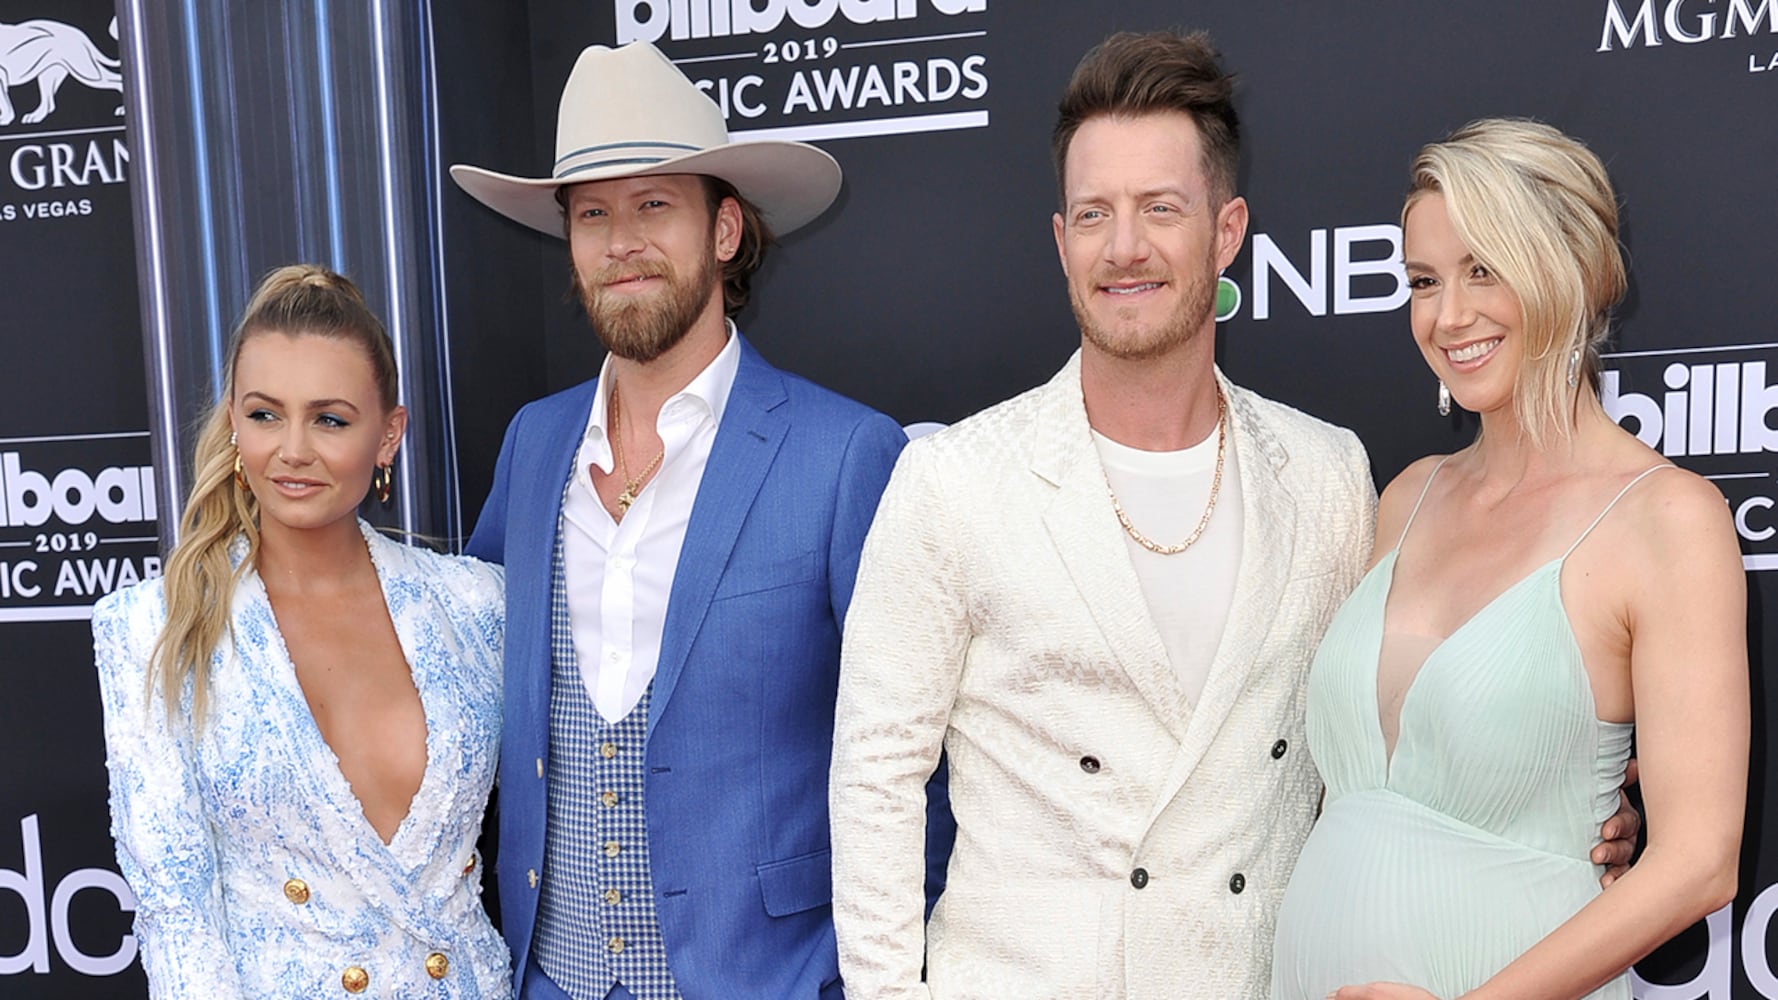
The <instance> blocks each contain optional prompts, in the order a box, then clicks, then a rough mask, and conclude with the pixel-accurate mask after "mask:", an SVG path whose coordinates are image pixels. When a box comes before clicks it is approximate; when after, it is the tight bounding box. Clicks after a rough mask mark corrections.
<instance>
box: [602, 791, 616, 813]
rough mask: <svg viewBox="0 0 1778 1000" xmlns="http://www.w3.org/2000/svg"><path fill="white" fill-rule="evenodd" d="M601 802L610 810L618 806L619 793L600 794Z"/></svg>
mask: <svg viewBox="0 0 1778 1000" xmlns="http://www.w3.org/2000/svg"><path fill="white" fill-rule="evenodd" d="M599 801H600V802H603V803H605V808H607V809H610V808H612V807H613V806H615V805H617V793H616V792H601V793H599Z"/></svg>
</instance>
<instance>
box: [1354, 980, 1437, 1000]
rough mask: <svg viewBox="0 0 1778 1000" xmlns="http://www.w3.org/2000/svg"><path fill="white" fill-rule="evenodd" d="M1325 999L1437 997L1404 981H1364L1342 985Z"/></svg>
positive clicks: (1415, 999)
mask: <svg viewBox="0 0 1778 1000" xmlns="http://www.w3.org/2000/svg"><path fill="white" fill-rule="evenodd" d="M1327 1000H1438V997H1435V996H1433V995H1432V994H1431V993H1428V992H1426V991H1425V990H1423V989H1421V988H1420V987H1418V986H1409V985H1407V984H1406V983H1366V984H1365V985H1363V986H1342V987H1340V988H1339V989H1338V990H1335V991H1334V992H1332V993H1329V994H1328V995H1327Z"/></svg>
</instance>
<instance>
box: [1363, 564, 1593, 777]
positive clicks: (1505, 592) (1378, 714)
mask: <svg viewBox="0 0 1778 1000" xmlns="http://www.w3.org/2000/svg"><path fill="white" fill-rule="evenodd" d="M1402 534H1403V536H1404V537H1405V536H1406V534H1407V533H1406V531H1403V533H1402ZM1572 551H1573V549H1572V548H1570V549H1569V552H1572ZM1400 555H1401V545H1400V544H1399V543H1398V544H1397V545H1396V546H1395V548H1393V549H1390V550H1389V552H1388V553H1387V554H1385V555H1384V556H1383V558H1382V559H1381V560H1379V561H1378V563H1377V565H1376V566H1375V567H1374V568H1373V569H1372V570H1371V572H1373V573H1375V572H1377V571H1378V570H1383V571H1384V572H1383V582H1382V587H1383V607H1382V610H1381V611H1380V612H1379V613H1378V615H1377V655H1376V656H1373V657H1372V658H1371V660H1372V662H1371V698H1370V703H1371V730H1372V733H1373V735H1375V737H1376V740H1377V749H1378V750H1379V751H1380V752H1381V753H1382V755H1383V785H1384V787H1388V785H1389V782H1390V779H1392V778H1393V777H1394V772H1395V754H1396V753H1397V752H1399V751H1400V750H1401V739H1402V730H1403V725H1402V720H1403V719H1405V718H1407V714H1408V702H1409V701H1411V700H1412V699H1413V696H1414V690H1415V689H1416V688H1417V687H1419V686H1420V678H1422V677H1424V676H1425V675H1426V671H1427V670H1428V669H1430V668H1431V667H1432V665H1433V663H1432V661H1433V660H1434V659H1437V658H1438V656H1439V654H1440V653H1443V652H1444V651H1445V649H1446V648H1447V647H1448V646H1450V644H1451V641H1452V640H1453V639H1456V638H1457V637H1458V636H1460V635H1462V634H1463V633H1465V632H1467V631H1469V629H1470V626H1472V625H1474V624H1475V623H1476V622H1477V621H1480V620H1481V619H1482V618H1483V617H1485V616H1487V614H1488V613H1489V612H1491V611H1493V610H1494V608H1495V607H1496V606H1498V605H1499V604H1500V603H1501V602H1502V601H1504V600H1506V598H1507V597H1508V596H1509V595H1512V594H1515V593H1517V592H1518V591H1519V590H1520V589H1522V588H1523V587H1524V586H1525V585H1526V584H1528V583H1530V582H1531V581H1533V580H1536V579H1538V578H1539V577H1540V576H1542V575H1543V574H1545V573H1547V572H1549V571H1550V570H1551V569H1554V570H1556V572H1557V574H1558V576H1560V573H1561V568H1562V564H1563V563H1564V562H1566V561H1567V559H1568V552H1564V553H1562V554H1561V555H1559V556H1557V557H1555V558H1554V559H1551V560H1549V561H1548V562H1545V563H1542V564H1540V565H1538V566H1535V567H1533V568H1532V569H1531V570H1529V571H1528V572H1526V573H1525V574H1524V575H1522V576H1520V577H1519V578H1518V579H1516V580H1514V581H1513V582H1512V583H1509V584H1507V585H1506V587H1505V588H1503V589H1502V590H1501V591H1500V592H1499V593H1497V594H1495V595H1494V596H1493V597H1491V598H1489V599H1488V600H1487V601H1486V602H1484V603H1483V604H1482V606H1481V607H1479V608H1476V609H1475V610H1474V611H1472V612H1470V615H1469V617H1468V618H1465V619H1464V620H1463V622H1462V623H1461V624H1459V625H1458V626H1457V627H1456V628H1454V629H1452V630H1451V631H1450V632H1448V633H1446V634H1445V635H1444V636H1443V637H1441V638H1439V639H1438V641H1437V642H1436V643H1435V644H1434V645H1433V647H1432V648H1431V649H1430V650H1428V651H1427V653H1426V656H1425V658H1424V659H1422V660H1421V661H1420V665H1419V666H1418V667H1416V668H1415V669H1414V676H1412V677H1411V678H1409V679H1408V683H1407V685H1406V686H1405V687H1404V688H1403V689H1402V693H1401V705H1400V707H1399V708H1398V709H1397V710H1396V713H1395V748H1394V750H1391V749H1390V748H1389V745H1388V741H1387V740H1386V739H1385V738H1384V736H1383V699H1382V692H1380V691H1378V690H1377V680H1378V678H1379V677H1380V676H1381V671H1382V651H1383V637H1384V636H1385V635H1387V634H1388V631H1389V629H1388V625H1389V597H1390V595H1391V594H1392V593H1393V592H1394V590H1395V565H1396V562H1397V561H1398V559H1399V557H1400ZM1556 603H1557V606H1558V607H1561V608H1562V615H1561V618H1562V624H1563V627H1564V628H1566V629H1567V630H1568V633H1569V635H1570V636H1572V635H1573V634H1574V627H1573V625H1571V624H1569V621H1568V611H1567V608H1566V607H1565V606H1563V605H1562V600H1561V592H1560V588H1558V590H1557V596H1556ZM1429 638H1430V637H1429Z"/></svg>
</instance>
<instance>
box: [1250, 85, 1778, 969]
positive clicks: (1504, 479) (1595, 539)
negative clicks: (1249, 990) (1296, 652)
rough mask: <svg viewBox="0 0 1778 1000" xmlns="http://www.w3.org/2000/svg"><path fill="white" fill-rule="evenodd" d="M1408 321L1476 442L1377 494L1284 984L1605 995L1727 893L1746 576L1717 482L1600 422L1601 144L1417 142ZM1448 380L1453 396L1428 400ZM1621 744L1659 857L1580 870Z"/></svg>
mask: <svg viewBox="0 0 1778 1000" xmlns="http://www.w3.org/2000/svg"><path fill="white" fill-rule="evenodd" d="M1403 229H1404V237H1405V239H1404V245H1405V250H1406V264H1407V275H1408V283H1409V287H1410V289H1411V291H1412V305H1411V323H1412V327H1413V333H1414V340H1415V342H1416V344H1417V345H1418V346H1419V348H1420V351H1421V353H1422V355H1424V357H1425V359H1426V361H1427V364H1428V365H1430V366H1431V368H1432V370H1433V373H1434V374H1435V375H1436V376H1437V377H1438V379H1439V381H1440V384H1439V392H1440V397H1441V403H1440V409H1441V412H1444V411H1446V410H1447V409H1448V406H1449V401H1450V400H1455V401H1456V403H1457V404H1459V405H1461V406H1462V407H1464V408H1465V409H1467V410H1470V411H1472V412H1474V413H1477V414H1479V415H1480V418H1481V426H1482V433H1481V434H1480V435H1478V437H1477V440H1476V441H1475V443H1474V444H1472V445H1470V446H1469V447H1468V448H1465V449H1463V450H1462V451H1459V452H1457V453H1456V454H1454V455H1450V456H1446V457H1442V458H1441V457H1433V458H1428V459H1423V460H1421V461H1419V462H1416V463H1415V464H1413V465H1411V466H1409V467H1408V469H1407V470H1406V471H1405V472H1403V473H1402V474H1401V476H1400V477H1399V478H1397V479H1396V480H1395V482H1394V483H1393V484H1392V485H1391V486H1390V487H1389V488H1388V490H1387V491H1385V493H1384V495H1383V498H1382V502H1381V507H1380V510H1379V516H1378V525H1377V551H1376V552H1375V553H1374V560H1373V561H1374V565H1373V567H1372V569H1371V571H1370V573H1369V575H1367V576H1366V577H1365V578H1364V579H1363V580H1362V581H1361V582H1360V583H1359V585H1358V588H1357V589H1356V590H1355V591H1354V592H1353V594H1352V596H1351V598H1350V599H1349V600H1348V601H1347V603H1346V605H1345V607H1343V608H1342V609H1341V610H1340V612H1339V614H1338V615H1337V616H1336V617H1335V619H1334V621H1333V623H1332V625H1331V626H1330V627H1329V629H1328V632H1327V635H1326V637H1325V639H1324V640H1323V644H1322V647H1321V650H1320V652H1319V653H1318V654H1317V656H1316V659H1315V663H1314V666H1313V668H1312V670H1311V673H1310V678H1309V707H1308V713H1309V719H1308V724H1309V749H1310V752H1311V753H1312V754H1313V755H1314V759H1315V763H1316V765H1317V766H1318V767H1319V768H1320V770H1321V774H1322V777H1323V779H1324V780H1325V781H1326V783H1327V797H1326V801H1325V804H1324V812H1323V814H1322V816H1321V818H1320V820H1319V821H1318V822H1317V824H1316V826H1315V829H1314V832H1313V833H1312V834H1311V835H1310V838H1309V842H1308V844H1307V846H1306V847H1305V848H1304V850H1303V853H1302V857H1301V860H1300V861H1299V862H1298V865H1297V868H1296V871H1295V874H1294V875H1293V877H1292V879H1291V883H1290V887H1289V890H1288V891H1287V893H1286V896H1285V901H1284V905H1283V909H1282V911H1281V913H1280V915H1279V919H1278V933H1277V943H1276V951H1275V956H1274V965H1273V976H1274V980H1273V989H1274V994H1275V996H1276V997H1278V998H1281V1000H1295V998H1305V997H1313V998H1316V1000H1320V998H1322V997H1327V996H1329V995H1330V994H1335V991H1337V996H1339V997H1341V998H1388V1000H1396V998H1402V1000H1424V998H1426V997H1429V996H1430V997H1438V998H1450V997H1457V996H1463V997H1467V998H1483V997H1501V998H1512V1000H1527V998H1534V997H1551V998H1555V997H1567V998H1572V997H1581V996H1592V997H1606V998H1614V1000H1615V998H1622V1000H1628V998H1629V996H1630V987H1629V981H1628V977H1627V975H1625V970H1626V969H1627V968H1628V967H1629V965H1630V964H1631V963H1632V962H1634V961H1636V960H1637V959H1639V958H1641V957H1642V956H1644V955H1646V954H1647V953H1648V952H1649V951H1651V950H1652V949H1653V948H1655V947H1656V946H1657V945H1659V944H1660V943H1661V942H1662V941H1664V940H1666V939H1667V938H1668V937H1671V936H1672V935H1673V934H1675V933H1677V932H1678V931H1680V930H1681V929H1683V928H1685V927H1686V926H1688V925H1690V924H1691V923H1693V922H1694V921H1696V920H1697V919H1699V918H1700V917H1702V916H1704V915H1706V914H1708V913H1709V912H1711V911H1712V910H1714V909H1716V908H1718V907H1720V906H1722V905H1723V904H1724V903H1725V902H1726V901H1727V900H1728V899H1729V898H1730V897H1731V896H1732V895H1733V893H1734V890H1735V877H1736V854H1737V851H1738V848H1739V845H1740V835H1741V820H1742V809H1743V798H1744V795H1745V785H1746V779H1747V746H1748V707H1747V698H1748V694H1747V651H1746V636H1745V631H1744V628H1745V625H1744V619H1745V614H1746V593H1745V580H1744V578H1743V576H1742V570H1741V562H1740V558H1739V553H1738V551H1737V548H1736V541H1735V533H1734V530H1733V528H1732V526H1731V525H1730V523H1729V517H1728V514H1727V511H1726V509H1725V507H1724V505H1723V500H1722V495H1721V494H1720V493H1719V492H1718V491H1717V490H1716V488H1715V487H1714V486H1712V485H1711V484H1710V483H1709V482H1707V481H1705V480H1703V479H1701V478H1699V477H1698V476H1695V475H1693V474H1691V473H1689V472H1685V471H1682V470H1680V469H1678V468H1675V467H1674V466H1673V465H1671V464H1670V463H1669V462H1668V461H1667V460H1666V459H1665V458H1663V457H1662V456H1660V455H1658V454H1656V453H1655V452H1653V451H1651V450H1650V449H1648V448H1647V447H1645V446H1644V445H1643V444H1642V443H1641V442H1640V441H1638V440H1637V439H1636V438H1635V437H1634V436H1632V435H1631V434H1630V433H1628V432H1627V431H1625V430H1623V429H1622V428H1620V427H1619V426H1618V425H1617V424H1616V423H1614V422H1613V421H1612V419H1611V418H1610V417H1609V416H1607V415H1606V413H1605V411H1604V409H1603V407H1602V406H1601V405H1600V402H1599V396H1598V385H1599V374H1598V354H1597V351H1598V347H1599V344H1600V342H1601V341H1602V339H1603V338H1604V336H1605V333H1606V327H1607V314H1608V312H1609V310H1610V309H1611V308H1612V306H1614V305H1615V304H1616V303H1617V301H1618V300H1619V299H1620V298H1621V297H1622V295H1623V291H1624V287H1625V277H1624V268H1623V263H1622V259H1621V257H1620V255H1619V250H1618V245H1617V208H1616V200H1615V196H1614V195H1613V193H1612V191H1611V187H1610V184H1609V182H1608V181H1607V179H1606V176H1605V170H1604V167H1603V166H1602V165H1601V164H1600V162H1599V160H1598V158H1597V157H1595V156H1594V155H1593V154H1592V153H1591V152H1589V151H1588V150H1587V149H1586V148H1585V147H1584V146H1582V145H1581V144H1579V143H1578V142H1576V141H1574V140H1572V139H1570V138H1568V137H1567V136H1564V135H1563V134H1561V133H1560V132H1557V131H1556V130H1555V129H1552V128H1549V127H1548V126H1545V125H1540V124H1537V123H1534V122H1528V121H1519V120H1501V119H1496V120H1488V121H1481V122H1477V123H1474V124H1472V125H1470V126H1467V127H1465V128H1463V129H1461V130H1459V131H1458V132H1456V133H1454V134H1453V135H1452V136H1450V137H1449V138H1448V139H1446V140H1443V141H1441V142H1436V143H1433V144H1431V145H1429V146H1427V147H1426V148H1425V149H1423V150H1421V153H1420V156H1419V158H1418V159H1417V160H1416V162H1415V164H1414V179H1413V185H1412V189H1411V193H1410V194H1409V196H1408V201H1407V208H1406V209H1405V210H1404V213H1403ZM1446 393H1448V395H1446ZM1632 731H1634V732H1635V734H1636V736H1637V755H1638V759H1639V762H1640V770H1641V784H1642V789H1643V797H1644V807H1645V809H1646V812H1647V817H1648V831H1649V842H1648V849H1647V850H1646V852H1645V853H1644V855H1643V857H1642V859H1641V860H1640V861H1639V862H1638V863H1637V864H1636V865H1635V867H1633V868H1631V869H1630V871H1629V872H1628V873H1627V874H1625V875H1624V876H1623V877H1622V878H1620V879H1618V880H1617V881H1615V882H1613V883H1612V884H1611V885H1610V887H1608V888H1606V889H1604V890H1603V891H1602V890H1601V889H1600V887H1599V882H1598V875H1599V870H1598V869H1596V868H1595V867H1594V866H1593V865H1591V864H1589V863H1587V862H1585V861H1582V860H1580V859H1582V858H1585V857H1586V855H1587V851H1588V849H1589V848H1590V847H1591V845H1592V843H1593V840H1594V837H1595V835H1596V831H1597V830H1598V828H1599V824H1600V822H1601V821H1603V820H1604V819H1605V818H1606V817H1607V816H1609V815H1610V814H1611V812H1612V810H1613V809H1614V808H1615V806H1616V802H1617V795H1616V790H1617V788H1618V785H1619V783H1620V782H1621V781H1622V778H1623V772H1624V765H1625V760H1626V758H1627V757H1628V756H1629V753H1630V741H1631V734H1632Z"/></svg>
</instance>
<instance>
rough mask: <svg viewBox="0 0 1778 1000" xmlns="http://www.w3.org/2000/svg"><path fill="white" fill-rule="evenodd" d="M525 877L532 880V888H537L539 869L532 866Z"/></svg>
mask: <svg viewBox="0 0 1778 1000" xmlns="http://www.w3.org/2000/svg"><path fill="white" fill-rule="evenodd" d="M525 877H526V878H528V879H530V880H531V888H533V889H535V888H537V869H535V868H532V869H530V870H529V871H527V872H525Z"/></svg>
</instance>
